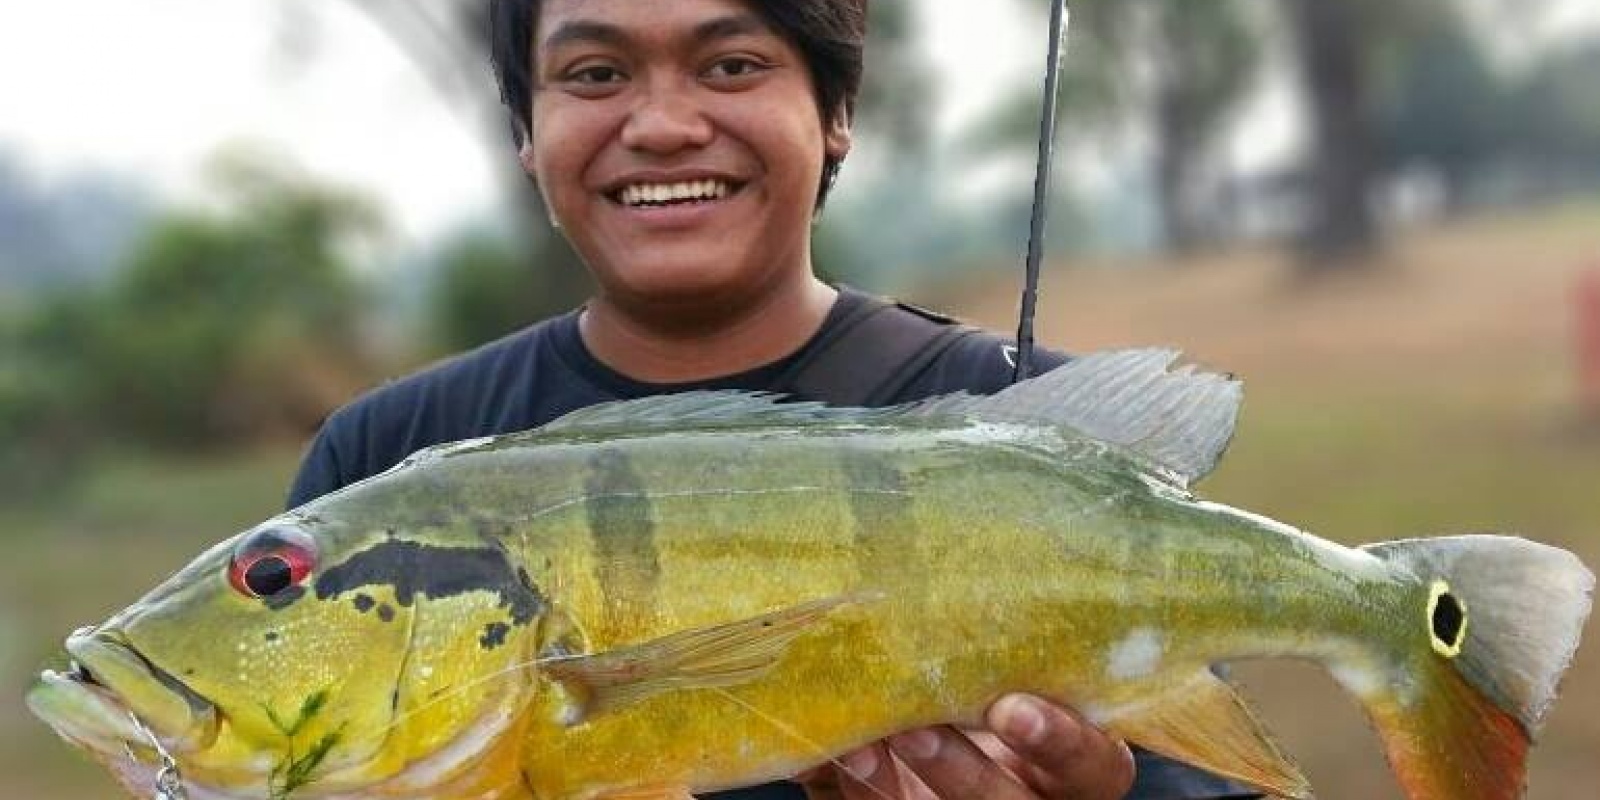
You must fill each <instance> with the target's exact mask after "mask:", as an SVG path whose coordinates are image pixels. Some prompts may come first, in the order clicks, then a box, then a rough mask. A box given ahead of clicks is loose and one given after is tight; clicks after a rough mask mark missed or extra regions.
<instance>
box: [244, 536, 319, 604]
mask: <svg viewBox="0 0 1600 800" xmlns="http://www.w3.org/2000/svg"><path fill="white" fill-rule="evenodd" d="M316 563H317V547H316V542H315V541H314V540H313V539H312V538H311V537H310V536H307V535H306V534H305V533H304V532H303V531H300V530H297V529H294V528H268V529H266V530H261V531H257V532H255V533H252V534H250V535H249V536H247V537H245V540H244V541H243V542H241V543H240V544H239V547H238V549H236V550H235V551H234V553H233V559H232V561H231V562H230V563H229V565H228V582H229V583H231V584H233V588H234V589H235V590H236V591H238V592H239V593H240V594H242V595H244V596H246V597H250V598H253V599H267V598H270V597H274V596H276V595H279V594H282V593H284V592H286V591H288V590H290V589H292V588H294V587H296V586H299V585H300V584H301V583H302V582H303V581H305V579H306V577H307V576H308V575H310V574H311V571H312V570H313V569H315V568H316Z"/></svg>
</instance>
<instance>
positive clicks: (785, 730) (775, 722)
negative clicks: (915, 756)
mask: <svg viewBox="0 0 1600 800" xmlns="http://www.w3.org/2000/svg"><path fill="white" fill-rule="evenodd" d="M704 688H706V689H709V690H711V691H713V692H715V693H717V694H719V695H722V696H723V697H724V698H726V699H727V700H728V701H729V702H731V703H733V704H734V705H736V706H739V707H740V708H743V709H744V710H746V711H748V712H750V713H751V714H754V715H755V717H756V719H759V720H761V721H762V722H765V723H767V724H768V725H771V726H772V727H774V728H776V729H777V730H778V732H779V733H782V734H783V735H785V736H788V737H789V738H791V739H794V740H795V741H797V742H799V743H800V744H802V745H805V746H806V747H809V748H811V750H812V752H814V753H815V754H817V755H819V756H822V757H823V758H826V759H828V763H830V764H832V765H834V766H835V767H838V768H839V771H840V772H842V773H844V774H846V775H849V776H850V777H852V778H855V780H856V783H859V784H861V785H862V786H865V787H866V788H867V789H868V790H869V791H871V792H872V793H873V794H875V795H877V796H879V797H881V798H883V800H895V798H893V797H890V796H889V795H888V794H887V793H885V792H884V791H883V790H882V789H879V788H878V787H876V786H873V785H872V784H870V783H867V777H868V776H863V775H857V774H856V773H855V770H853V769H850V768H849V767H847V766H845V764H844V762H843V761H841V760H839V759H837V758H834V757H831V756H829V755H828V751H827V750H826V749H824V748H823V747H822V745H820V744H817V743H816V742H813V741H811V740H810V739H807V738H806V737H805V734H802V733H800V732H799V731H797V730H795V729H794V728H793V727H791V726H790V725H789V724H788V723H786V722H784V721H783V720H781V719H778V718H777V717H776V716H773V715H771V714H768V713H767V712H765V711H762V710H761V709H759V708H756V707H755V706H754V705H752V704H751V703H750V702H749V701H746V700H741V699H739V697H738V696H737V695H735V694H734V693H732V692H730V691H728V690H727V689H724V688H722V687H720V686H707V687H704ZM878 768H879V769H896V767H895V765H894V762H893V760H892V759H891V760H890V761H889V763H887V764H882V765H880V766H879V767H878Z"/></svg>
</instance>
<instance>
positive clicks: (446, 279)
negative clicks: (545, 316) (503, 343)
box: [429, 234, 540, 351]
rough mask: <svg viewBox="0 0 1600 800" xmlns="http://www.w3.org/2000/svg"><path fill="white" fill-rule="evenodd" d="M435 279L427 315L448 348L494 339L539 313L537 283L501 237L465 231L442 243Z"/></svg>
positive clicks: (449, 349) (512, 248)
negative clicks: (461, 235) (436, 277)
mask: <svg viewBox="0 0 1600 800" xmlns="http://www.w3.org/2000/svg"><path fill="white" fill-rule="evenodd" d="M438 280H439V283H438V286H437V288H436V289H435V290H434V291H433V292H432V293H431V295H430V300H429V307H430V314H429V316H430V318H431V319H432V327H433V330H434V332H435V333H434V339H435V341H436V343H437V344H438V345H439V346H440V347H442V348H444V349H445V350H446V351H457V350H464V349H468V348H471V347H475V346H477V345H480V344H483V343H484V342H488V341H491V340H494V339H498V338H500V337H501V336H504V335H506V334H508V333H510V332H512V331H514V330H516V329H518V328H520V327H522V326H524V325H527V324H528V323H530V322H532V321H534V320H535V319H536V318H537V314H536V312H535V311H534V309H537V308H538V307H539V306H540V303H539V302H538V296H537V295H538V284H537V282H536V281H535V280H534V277H533V275H532V274H531V273H530V271H529V270H528V269H527V268H526V265H525V264H523V262H522V261H521V260H520V259H519V258H518V256H517V252H516V248H515V247H514V246H512V245H511V244H510V243H509V242H507V241H506V240H505V239H504V238H502V237H497V236H492V235H488V234H469V235H467V236H464V237H462V238H460V239H458V240H456V241H455V242H452V243H451V244H449V245H448V246H446V248H445V250H444V252H443V253H442V254H441V255H440V256H439V272H438Z"/></svg>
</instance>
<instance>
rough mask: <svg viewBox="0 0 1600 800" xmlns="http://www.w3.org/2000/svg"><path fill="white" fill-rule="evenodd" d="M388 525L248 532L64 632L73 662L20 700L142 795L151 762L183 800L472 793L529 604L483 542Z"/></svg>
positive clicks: (501, 739) (526, 627) (512, 704)
mask: <svg viewBox="0 0 1600 800" xmlns="http://www.w3.org/2000/svg"><path fill="white" fill-rule="evenodd" d="M352 518H353V516H352ZM399 530H400V529H398V528H396V527H394V526H376V527H374V526H372V525H370V524H365V525H358V524H355V523H353V522H350V521H346V520H344V519H340V518H339V517H337V516H335V515H333V514H316V515H312V514H299V513H294V512H291V513H290V514H286V515H283V516H281V517H278V518H276V519H274V520H271V521H269V522H267V523H264V524H262V525H260V526H257V527H256V528H254V529H252V530H249V531H246V532H245V533H243V534H240V535H239V536H237V537H235V538H233V539H231V540H229V541H227V542H224V543H222V544H220V545H218V546H216V547H215V548H213V549H211V550H210V551H208V552H206V553H204V554H203V555H201V556H200V557H199V558H197V559H195V560H194V561H193V562H192V563H190V564H189V565H188V566H187V567H185V568H184V569H182V570H181V571H179V572H178V573H177V574H176V575H174V576H173V577H171V578H170V579H168V580H167V581H165V582H164V583H162V584H161V585H160V586H158V587H157V588H156V589H154V590H153V591H151V592H150V593H149V594H147V595H146V596H145V597H144V598H142V599H140V600H139V601H138V602H136V603H134V604H133V605H132V606H130V607H128V608H127V609H125V610H124V611H122V612H120V613H118V614H116V615H115V616H113V617H112V618H111V619H110V620H108V621H106V622H105V623H103V624H101V625H98V626H94V627H91V628H85V629H81V630H79V631H77V632H75V633H73V634H72V635H71V636H69V637H68V638H67V641H66V650H67V653H68V654H69V655H70V656H71V659H72V662H73V665H72V667H71V669H69V670H67V671H65V672H56V671H46V672H45V673H44V674H43V675H41V677H40V680H39V683H38V684H37V685H36V687H35V688H34V690H33V691H32V692H30V694H29V697H28V703H29V705H30V707H31V708H32V709H33V711H34V712H35V713H36V714H37V715H38V716H39V717H41V718H42V719H43V720H44V721H45V722H46V723H48V724H49V725H50V726H51V727H53V728H54V729H55V730H56V731H57V732H58V733H59V734H60V735H62V736H63V737H64V738H66V739H67V740H68V741H69V742H72V743H73V744H76V745H78V746H81V747H83V748H85V749H87V750H89V751H91V752H92V753H93V754H94V755H95V756H96V757H97V758H98V759H99V760H100V761H102V762H103V763H105V764H106V766H107V767H108V768H110V769H111V771H112V772H113V773H114V774H115V775H116V776H117V777H118V779H119V780H120V781H121V782H122V783H123V784H124V786H125V787H126V788H128V789H129V790H130V791H132V792H134V793H135V794H138V795H141V796H147V795H149V794H150V791H151V787H152V786H153V785H154V783H153V781H154V776H155V769H156V766H157V765H158V764H159V763H160V762H159V759H158V758H157V755H158V754H159V753H160V752H161V751H164V752H165V753H168V754H170V755H171V757H172V758H174V759H175V760H176V762H177V764H178V767H179V769H180V772H181V774H182V776H183V779H184V781H185V784H186V786H187V787H188V789H189V791H190V793H191V796H195V797H215V798H234V797H239V798H244V797H251V798H259V797H272V798H279V797H289V796H291V795H293V796H295V797H301V796H305V797H313V796H320V795H323V794H329V793H352V792H359V791H365V790H367V789H376V788H382V789H383V796H394V797H410V796H415V797H427V796H438V795H437V794H430V793H437V792H440V791H450V792H453V791H455V790H454V789H450V788H448V787H447V786H446V785H447V784H450V782H452V781H455V782H457V784H459V782H460V781H463V780H468V778H470V780H469V781H468V782H470V783H472V785H473V786H479V785H483V784H484V781H486V780H489V779H488V778H485V777H483V776H481V775H479V776H469V773H473V772H474V770H475V769H477V768H478V767H483V766H484V765H485V764H487V763H489V762H491V761H494V762H496V763H497V764H498V762H500V761H504V760H505V759H503V758H501V759H498V760H496V759H495V758H493V757H492V755H493V753H494V751H496V750H497V748H503V747H505V746H508V745H507V744H506V741H505V740H507V739H510V738H514V737H509V736H507V733H508V732H509V731H510V730H511V728H512V727H513V726H514V721H515V716H516V712H515V709H516V708H517V706H518V704H519V703H520V702H521V700H522V693H523V692H524V691H525V688H524V687H525V684H526V681H520V680H516V678H517V677H519V676H518V674H517V673H518V671H519V667H521V666H522V665H524V664H525V663H526V661H527V660H528V655H527V654H528V653H530V652H532V649H533V645H532V640H533V639H534V634H533V633H532V632H531V630H532V629H533V628H536V627H537V625H536V624H535V623H536V620H537V619H538V618H539V616H540V614H539V612H540V609H541V608H542V599H541V598H540V597H539V595H538V593H537V592H536V591H534V590H533V589H532V587H531V583H530V582H528V581H527V579H526V573H523V572H521V571H520V570H514V569H513V568H512V567H511V564H510V560H509V557H508V556H507V555H506V554H505V553H504V552H502V551H501V550H499V549H498V548H497V547H494V546H493V545H492V544H489V543H486V541H485V540H484V539H483V538H482V537H481V536H477V535H474V534H471V533H463V534H459V535H458V534H455V533H453V532H452V531H451V530H449V529H448V528H447V527H438V526H435V527H430V528H427V529H422V530H418V531H416V532H413V533H401V532H398V531H399ZM152 740H153V741H152ZM155 742H158V743H159V745H160V749H159V750H158V749H157V748H156V746H155V744H154V743H155ZM504 766H505V765H504V764H499V765H498V766H497V767H496V768H497V769H503V768H504ZM500 780H509V779H505V778H502V779H500Z"/></svg>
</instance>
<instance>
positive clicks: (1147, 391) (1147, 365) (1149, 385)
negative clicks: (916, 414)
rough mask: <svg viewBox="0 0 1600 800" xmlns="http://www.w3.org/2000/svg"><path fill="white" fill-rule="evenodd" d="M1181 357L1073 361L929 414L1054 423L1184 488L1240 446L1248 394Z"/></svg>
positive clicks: (947, 402) (942, 401)
mask: <svg viewBox="0 0 1600 800" xmlns="http://www.w3.org/2000/svg"><path fill="white" fill-rule="evenodd" d="M1179 355H1180V354H1179V353H1178V352H1177V351H1176V350H1161V349H1149V350H1115V351H1107V352H1102V353H1093V354H1090V355H1086V356H1083V357H1081V358H1078V359H1075V360H1073V361H1070V362H1068V363H1066V364H1064V365H1062V366H1060V367H1057V368H1056V369H1053V370H1051V371H1049V372H1046V373H1044V374H1042V375H1039V376H1037V377H1035V378H1031V379H1029V380H1026V381H1023V382H1021V383H1017V384H1013V385H1012V386H1008V387H1006V388H1005V389H1002V390H1001V391H999V392H998V393H996V394H993V395H990V396H987V397H974V396H971V395H952V396H950V397H942V398H935V399H933V400H930V401H927V402H926V403H923V404H920V406H919V408H920V409H921V411H922V413H925V414H929V415H933V416H940V415H964V416H967V417H972V418H977V419H987V420H993V421H997V422H1017V423H1025V424H1034V425H1038V424H1047V425H1053V426H1057V427H1065V428H1070V429H1071V430H1074V431H1076V432H1078V433H1081V434H1083V435H1085V436H1089V437H1092V438H1095V439H1099V440H1101V441H1104V442H1109V443H1111V444H1114V445H1117V446H1119V447H1122V448H1124V449H1126V450H1128V451H1129V452H1132V453H1134V454H1136V455H1138V456H1139V457H1141V458H1143V459H1145V460H1147V461H1149V462H1151V463H1152V464H1153V465H1155V466H1157V467H1159V468H1161V469H1163V470H1165V471H1166V472H1168V473H1170V475H1171V476H1172V477H1174V478H1176V479H1177V480H1178V481H1179V482H1180V483H1182V484H1183V485H1185V486H1187V485H1188V484H1190V483H1192V482H1194V481H1196V480H1199V479H1200V478H1203V477H1205V476H1206V475H1207V474H1209V473H1210V472H1211V470H1212V469H1214V468H1216V465H1217V461H1218V459H1220V458H1221V457H1222V453H1223V451H1224V450H1226V449H1227V447H1228V442H1229V441H1231V440H1232V439H1233V431H1234V424H1235V422H1236V421H1237V420H1238V417H1239V404H1240V402H1241V401H1242V400H1243V397H1244V391H1243V387H1242V386H1241V385H1240V383H1239V381H1237V380H1235V379H1234V378H1233V377H1232V376H1227V375H1217V374H1214V373H1205V372H1196V371H1195V370H1194V368H1193V367H1192V366H1184V367H1181V368H1179V369H1176V370H1174V369H1172V368H1171V367H1172V364H1173V362H1175V361H1177V359H1178V357H1179Z"/></svg>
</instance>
